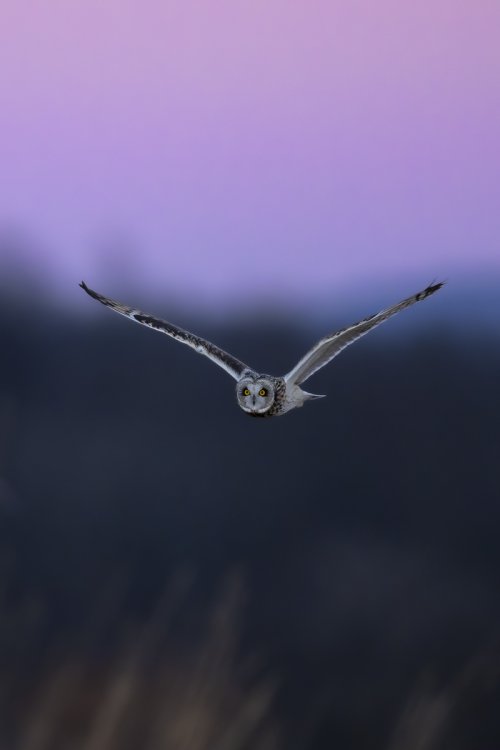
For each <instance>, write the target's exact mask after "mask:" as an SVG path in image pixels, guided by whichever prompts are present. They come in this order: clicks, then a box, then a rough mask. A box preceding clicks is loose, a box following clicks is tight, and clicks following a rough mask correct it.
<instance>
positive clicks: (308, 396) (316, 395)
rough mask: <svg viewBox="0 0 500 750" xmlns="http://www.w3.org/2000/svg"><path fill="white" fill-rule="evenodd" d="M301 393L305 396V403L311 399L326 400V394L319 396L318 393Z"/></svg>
mask: <svg viewBox="0 0 500 750" xmlns="http://www.w3.org/2000/svg"><path fill="white" fill-rule="evenodd" d="M302 393H303V394H304V396H305V399H304V400H305V401H311V399H314V398H326V393H323V394H319V393H308V392H307V391H302Z"/></svg>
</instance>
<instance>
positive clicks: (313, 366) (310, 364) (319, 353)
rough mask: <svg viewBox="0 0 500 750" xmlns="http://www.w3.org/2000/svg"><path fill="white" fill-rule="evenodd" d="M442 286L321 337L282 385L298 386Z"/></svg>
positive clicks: (428, 288) (428, 289) (433, 286)
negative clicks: (373, 331)
mask: <svg viewBox="0 0 500 750" xmlns="http://www.w3.org/2000/svg"><path fill="white" fill-rule="evenodd" d="M442 286H443V284H442V283H439V284H431V285H430V286H428V287H427V288H426V289H424V290H423V291H422V292H419V293H418V294H414V295H413V296H412V297H408V299H404V300H403V301H402V302H399V303H398V304H397V305H393V307H388V308H387V310H382V311H381V312H378V313H376V314H375V315H370V317H368V318H365V319H364V320H361V321H360V322H359V323H354V324H353V325H350V326H347V327H346V328H342V329H341V330H340V331H336V332H335V333H331V334H330V335H329V336H325V337H324V338H322V339H321V341H318V342H317V344H315V345H314V346H313V348H312V349H310V350H309V351H308V352H307V354H306V355H305V356H304V357H302V359H301V360H300V362H298V363H297V364H296V365H295V367H294V368H293V370H290V372H289V373H288V374H287V375H285V381H286V382H287V383H290V384H293V385H300V384H301V383H303V382H304V381H305V380H307V379H308V378H310V377H311V375H313V374H314V373H315V372H317V371H318V370H319V369H321V368H322V367H324V366H325V365H326V364H328V362H331V360H332V359H333V358H334V357H336V356H337V354H339V353H340V352H341V351H342V349H345V348H346V346H349V344H352V343H353V342H354V341H356V340H357V339H359V338H360V337H361V336H364V335H365V334H366V333H368V332H369V331H371V330H372V328H375V327H376V326H378V325H380V324H381V323H384V321H386V320H388V319H389V318H391V317H392V316H393V315H396V313H398V312H401V310H404V309H405V307H410V306H411V305H413V304H415V302H420V301H421V300H424V299H426V298H427V297H429V296H430V295H431V294H434V292H437V290H438V289H441V287H442Z"/></svg>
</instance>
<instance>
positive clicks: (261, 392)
mask: <svg viewBox="0 0 500 750" xmlns="http://www.w3.org/2000/svg"><path fill="white" fill-rule="evenodd" d="M259 396H267V388H261V389H260V391H259Z"/></svg>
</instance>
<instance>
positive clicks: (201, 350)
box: [80, 281, 250, 380]
mask: <svg viewBox="0 0 500 750" xmlns="http://www.w3.org/2000/svg"><path fill="white" fill-rule="evenodd" d="M80 286H81V287H82V289H84V290H85V291H86V292H87V294H89V295H90V296H91V297H93V298H94V299H96V300H97V301H98V302H101V304H103V305H106V307H110V308H111V309H112V310H114V311H115V312H117V313H119V314H120V315H125V317H127V318H130V319H131V320H133V321H135V322H136V323H140V324H141V325H144V326H148V327H149V328H153V330H155V331H160V333H166V334H167V336H171V337H172V338H174V339H176V341H180V342H181V344H186V345H187V346H190V347H191V349H194V350H195V351H196V352H198V354H203V355H204V356H205V357H208V358H209V359H211V360H212V362H215V364H216V365H219V367H222V369H223V370H225V371H226V372H227V373H229V375H231V376H232V377H233V378H234V379H235V380H239V379H240V377H241V374H242V373H243V372H244V370H248V369H250V368H248V367H247V365H245V364H244V363H243V362H240V360H239V359H236V358H235V357H233V356H232V355H231V354H228V353H227V352H225V351H224V350H223V349H219V347H218V346H215V344H212V343H211V342H210V341H206V339H202V338H200V337H199V336H195V335H194V334H193V333H190V332H189V331H185V330H184V329H183V328H178V327H177V326H175V325H173V323H168V322H167V321H166V320H161V319H160V318H156V317H154V316H153V315H149V314H148V313H144V312H141V311H140V310H135V309H133V308H131V307H126V305H122V304H121V303H120V302H116V301H115V300H113V299H109V298H108V297H104V296H103V295H102V294H98V292H95V291H94V290H93V289H90V288H89V287H88V286H87V285H86V284H85V282H84V281H82V283H81V284H80Z"/></svg>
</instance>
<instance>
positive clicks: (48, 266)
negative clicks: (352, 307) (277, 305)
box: [0, 0, 500, 303]
mask: <svg viewBox="0 0 500 750" xmlns="http://www.w3.org/2000/svg"><path fill="white" fill-rule="evenodd" d="M499 39H500V2H498V0H430V1H427V0H424V1H423V2H419V3H415V2H407V1H406V0H378V2H374V1H373V0H350V1H349V2H345V1H344V0H342V2H341V1H340V0H328V1H327V0H316V1H315V0H265V2H264V0H253V2H248V1H247V2H240V1H239V0H227V1H226V0H224V1H221V0H210V1H208V0H206V1H205V2H201V1H199V2H195V1H194V0H170V1H169V0H162V1H161V2H160V1H159V0H149V1H148V0H145V1H144V2H140V3H139V2H138V0H136V1H135V2H130V1H129V0H51V1H50V2H49V3H47V2H46V0H44V1H43V2H42V1H41V0H29V2H19V0H3V2H2V4H1V9H0V165H1V180H0V242H1V245H0V246H1V247H2V254H3V258H2V260H3V262H4V264H5V263H6V262H10V261H12V257H13V251H12V249H9V248H10V247H11V246H12V244H13V243H14V244H15V242H14V240H13V238H16V237H17V242H18V243H20V244H21V245H23V249H22V250H21V249H19V250H18V251H17V252H18V253H19V256H18V260H19V259H20V261H21V262H22V263H23V264H25V265H28V266H29V267H30V268H31V269H40V270H41V271H44V272H45V273H46V275H47V276H48V278H50V279H51V281H52V283H53V284H55V286H56V288H57V289H58V291H62V290H69V287H70V285H71V294H73V289H74V286H73V285H74V282H75V281H77V280H80V278H85V279H86V280H88V281H89V282H91V283H92V284H94V285H95V286H97V287H98V288H102V290H103V291H105V292H108V293H115V292H118V291H119V290H120V289H122V288H124V287H125V286H126V287H127V288H130V287H131V286H133V285H135V286H137V287H140V288H144V287H149V290H150V291H154V292H159V291H163V292H165V291H167V290H168V291H173V292H175V293H177V294H179V295H183V294H191V295H192V294H194V299H195V300H198V301H199V302H201V303H204V302H207V301H208V302H215V303H217V302H220V301H222V300H224V301H227V300H233V299H235V298H236V299H237V298H246V297H249V296H252V295H253V294H261V295H268V296H272V295H276V296H277V297H278V298H286V297H287V295H290V294H292V293H294V294H295V293H297V292H303V293H304V294H310V293H311V292H314V291H315V290H317V291H321V290H325V289H327V288H332V289H339V288H346V287H347V288H353V289H354V288H357V287H359V286H360V285H361V284H363V285H364V284H367V283H374V280H375V279H380V278H382V277H383V278H384V279H388V278H397V277H398V276H402V275H404V276H405V277H406V276H411V277H412V278H413V277H414V278H415V280H417V279H418V281H416V283H417V284H419V283H424V284H425V283H427V282H428V281H429V280H430V279H432V278H434V277H445V278H449V277H450V276H453V274H456V273H458V272H460V273H464V272H468V271H470V270H474V271H478V270H479V271H488V270H491V269H496V270H498V271H500V135H499V134H500V43H499ZM104 284H105V288H103V286H104ZM417 288H418V287H417ZM404 291H405V292H406V291H414V290H413V289H406V288H405V290H404ZM63 293H64V292H63ZM391 301H392V300H391Z"/></svg>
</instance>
